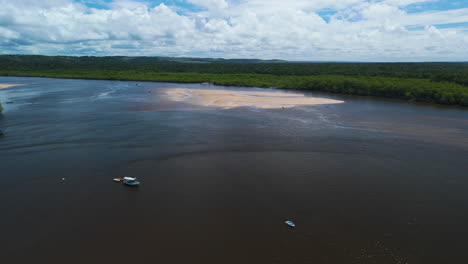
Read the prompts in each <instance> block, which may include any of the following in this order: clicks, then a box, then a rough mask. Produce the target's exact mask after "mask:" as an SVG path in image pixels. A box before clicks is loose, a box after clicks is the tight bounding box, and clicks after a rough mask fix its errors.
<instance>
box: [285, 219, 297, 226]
mask: <svg viewBox="0 0 468 264" xmlns="http://www.w3.org/2000/svg"><path fill="white" fill-rule="evenodd" d="M284 223H285V224H287V225H288V226H290V227H296V224H294V223H293V222H292V221H289V220H287V221H285V222H284Z"/></svg>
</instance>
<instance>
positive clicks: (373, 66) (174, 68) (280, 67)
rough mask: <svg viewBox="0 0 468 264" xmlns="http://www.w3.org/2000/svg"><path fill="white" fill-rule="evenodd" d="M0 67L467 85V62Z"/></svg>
mask: <svg viewBox="0 0 468 264" xmlns="http://www.w3.org/2000/svg"><path fill="white" fill-rule="evenodd" d="M0 69H3V70H46V69H47V70H63V69H69V70H78V69H107V70H128V69H138V70H140V71H145V72H185V73H188V72H190V73H216V74H238V73H254V74H271V75H300V76H306V75H346V76H380V77H397V78H418V79H430V80H432V81H436V82H453V83H458V84H461V85H464V86H468V63H467V62H459V63H291V62H286V61H261V60H225V59H201V58H170V57H65V56H56V57H48V56H25V55H3V56H0Z"/></svg>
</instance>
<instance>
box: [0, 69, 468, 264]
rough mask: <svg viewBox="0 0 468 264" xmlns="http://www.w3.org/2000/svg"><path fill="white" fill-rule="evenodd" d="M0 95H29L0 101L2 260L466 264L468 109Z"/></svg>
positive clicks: (33, 82) (60, 83)
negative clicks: (135, 182) (124, 180)
mask: <svg viewBox="0 0 468 264" xmlns="http://www.w3.org/2000/svg"><path fill="white" fill-rule="evenodd" d="M0 83H9V84H24V85H23V86H16V87H11V88H8V89H2V90H0V102H2V104H3V106H4V109H5V110H4V112H3V114H2V115H0V129H1V130H3V131H4V133H5V135H4V136H3V137H0V201H1V202H0V212H1V216H0V226H2V227H3V230H2V232H1V236H0V259H2V261H3V262H4V263H35V262H37V263H206V264H209V263H223V264H224V263H258V264H260V263H347V264H349V263H378V264H385V263H421V264H430V263H434V264H436V263H437V264H439V263H465V262H467V261H468V251H467V250H466V247H467V243H468V242H467V241H468V240H467V235H468V225H467V223H468V110H467V109H466V108H465V109H462V108H455V107H445V106H436V105H430V104H419V103H407V102H404V101H397V100H383V99H377V98H369V97H356V96H345V95H331V94H323V93H313V92H305V94H306V96H318V97H326V98H329V99H336V100H341V101H344V103H342V104H333V105H314V106H301V107H294V108H288V109H258V108H249V107H243V108H242V107H241V108H232V109H216V108H210V107H199V106H197V107H196V106H193V105H188V104H186V103H183V102H173V101H170V100H167V98H166V97H165V96H164V94H163V93H162V92H161V91H162V90H164V89H170V88H187V89H214V88H216V89H227V90H231V89H249V90H254V91H264V90H267V91H269V92H274V91H275V90H274V89H260V88H245V87H244V88H243V87H240V88H235V87H216V86H213V85H200V84H171V83H151V82H119V81H94V80H64V79H47V78H19V77H0ZM291 93H296V92H294V91H291ZM301 93H304V92H301ZM122 176H132V177H137V178H138V179H139V180H140V181H141V186H140V187H138V188H128V187H125V186H124V185H122V184H120V183H115V182H113V181H112V179H113V178H115V177H122ZM285 220H291V221H293V222H294V223H295V224H296V228H289V227H288V226H286V225H285V224H284V221H285Z"/></svg>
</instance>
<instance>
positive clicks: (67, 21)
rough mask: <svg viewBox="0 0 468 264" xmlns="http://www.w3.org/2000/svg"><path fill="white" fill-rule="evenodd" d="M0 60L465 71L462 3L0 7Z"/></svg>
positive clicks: (80, 1) (56, 2)
mask: <svg viewBox="0 0 468 264" xmlns="http://www.w3.org/2000/svg"><path fill="white" fill-rule="evenodd" d="M0 54H44V55H89V56H104V55H128V56H137V55H145V56H189V57H224V58H261V59H288V60H300V61H468V0H371V1H369V0H289V1H286V0H147V1H140V0H94V1H93V0H40V1H38V0H0Z"/></svg>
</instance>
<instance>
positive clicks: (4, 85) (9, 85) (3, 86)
mask: <svg viewBox="0 0 468 264" xmlns="http://www.w3.org/2000/svg"><path fill="white" fill-rule="evenodd" d="M20 85H22V84H1V83H0V89H6V88H10V87H14V86H20Z"/></svg>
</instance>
